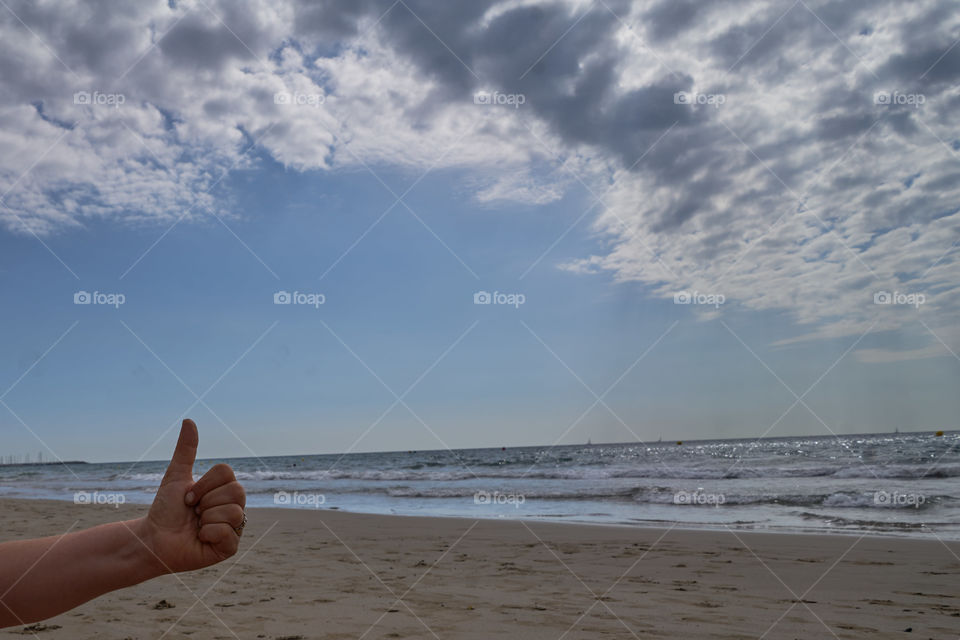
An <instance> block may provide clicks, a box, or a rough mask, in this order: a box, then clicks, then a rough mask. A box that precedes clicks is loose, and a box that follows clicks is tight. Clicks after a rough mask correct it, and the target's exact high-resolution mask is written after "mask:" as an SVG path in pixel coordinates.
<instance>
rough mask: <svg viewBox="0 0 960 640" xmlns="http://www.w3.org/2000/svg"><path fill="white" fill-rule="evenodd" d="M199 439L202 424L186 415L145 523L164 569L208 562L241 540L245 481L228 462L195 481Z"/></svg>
mask: <svg viewBox="0 0 960 640" xmlns="http://www.w3.org/2000/svg"><path fill="white" fill-rule="evenodd" d="M199 442H200V438H199V435H198V434H197V425H196V424H194V422H193V420H184V421H183V425H182V426H181V428H180V438H179V439H178V440H177V448H176V450H175V451H174V452H173V458H172V459H171V460H170V466H169V467H167V472H166V474H165V475H164V476H163V481H162V482H161V483H160V488H159V489H158V490H157V495H156V497H155V498H154V499H153V504H152V505H151V506H150V512H149V513H148V514H147V516H146V517H145V518H143V520H142V521H141V523H140V524H141V536H142V539H143V541H144V543H145V544H146V545H147V547H148V548H149V549H150V550H151V551H152V553H153V555H154V556H155V558H156V561H157V562H158V563H159V564H161V565H162V573H170V572H180V571H192V570H194V569H202V568H203V567H209V566H210V565H212V564H216V563H218V562H221V561H223V560H226V559H227V558H229V557H230V556H232V555H233V554H235V553H236V552H237V546H238V545H239V543H240V535H239V534H238V533H237V531H236V529H237V528H238V527H240V526H241V525H242V524H243V508H244V506H246V495H245V494H244V491H243V487H242V486H240V483H239V482H237V479H236V477H235V476H234V475H233V470H232V469H231V468H230V467H229V466H228V465H225V464H218V465H214V466H213V467H211V468H210V470H209V471H207V472H206V473H205V474H204V475H203V477H202V478H200V480H198V481H197V482H196V483H194V481H193V463H194V461H195V460H196V457H197V445H198V444H199Z"/></svg>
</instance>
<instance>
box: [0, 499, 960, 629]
mask: <svg viewBox="0 0 960 640" xmlns="http://www.w3.org/2000/svg"><path fill="white" fill-rule="evenodd" d="M145 509H146V507H145V506H143V505H133V504H124V505H119V507H118V506H111V505H95V504H86V505H77V504H72V503H68V502H59V501H48V500H14V499H3V500H0V513H2V514H3V518H2V522H3V525H2V534H0V535H2V540H4V541H6V540H12V539H20V538H27V537H37V536H43V535H55V534H58V533H62V532H65V531H67V530H77V529H81V528H86V527H89V526H93V525H96V524H99V523H102V522H108V521H113V520H119V519H129V518H134V517H138V516H139V515H142V514H143V513H144V512H145ZM248 515H249V525H248V526H247V529H246V532H245V535H244V539H243V542H242V544H241V547H240V551H239V552H238V554H237V555H236V556H235V557H234V558H232V559H230V560H228V561H226V562H225V563H223V564H221V565H218V566H214V567H211V568H208V569H204V570H201V571H197V572H194V573H189V574H180V575H170V576H164V577H162V578H159V579H156V580H153V581H150V582H147V583H144V584H141V585H138V586H136V587H134V588H131V589H126V590H122V591H119V592H115V593H110V594H107V595H105V596H103V597H100V598H98V599H96V600H94V601H92V602H89V603H87V604H85V605H83V606H81V607H79V608H77V609H75V610H73V611H70V612H68V613H65V614H63V615H60V616H57V617H55V618H52V619H50V620H47V621H45V622H43V623H40V626H38V627H36V628H35V629H34V630H33V631H32V632H33V633H36V634H37V636H39V637H42V638H51V639H55V638H70V639H85V638H91V639H92V638H96V639H97V640H102V639H106V638H132V639H146V638H160V637H164V638H265V639H269V640H280V639H286V640H293V639H294V638H299V639H304V640H306V639H312V638H361V637H362V638H425V637H439V638H490V637H498V636H504V637H506V636H513V637H520V638H545V639H550V640H557V639H558V638H571V639H574V638H597V637H624V638H626V637H634V636H637V637H644V638H675V637H679V636H692V637H696V638H742V637H753V638H760V637H766V638H813V637H834V636H836V637H839V638H862V637H902V634H903V633H904V632H910V633H911V636H909V637H917V638H956V637H957V635H958V634H960V593H958V591H957V589H956V575H957V574H958V572H960V557H958V556H960V543H957V542H951V541H943V542H941V541H940V540H938V539H936V538H935V537H934V536H933V535H931V537H930V539H915V538H898V537H880V536H859V535H828V534H781V533H754V532H744V531H731V530H724V529H722V528H721V529H719V530H682V529H679V528H673V529H666V528H661V529H656V528H647V527H628V526H600V525H587V524H569V523H545V522H539V521H538V522H533V521H520V520H507V519H500V520H496V519H490V520H476V519H469V518H424V517H406V516H393V515H373V514H354V513H344V512H340V511H335V510H329V509H316V510H308V509H274V508H251V509H248ZM22 632H23V627H12V628H10V629H5V630H4V633H6V634H18V633H22ZM26 633H27V634H28V635H29V634H30V633H31V631H27V632H26Z"/></svg>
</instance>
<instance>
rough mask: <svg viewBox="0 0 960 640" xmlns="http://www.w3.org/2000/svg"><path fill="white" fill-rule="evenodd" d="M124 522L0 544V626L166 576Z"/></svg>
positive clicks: (139, 529) (138, 528)
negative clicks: (159, 576) (60, 534)
mask: <svg viewBox="0 0 960 640" xmlns="http://www.w3.org/2000/svg"><path fill="white" fill-rule="evenodd" d="M142 538H143V521H142V520H128V521H125V522H113V523H110V524H105V525H100V526H98V527H94V528H92V529H86V530H84V531H78V532H76V533H68V534H65V535H62V536H54V537H50V538H40V539H36V540H16V541H12V542H6V543H3V544H0V627H9V626H12V625H18V624H26V623H30V622H35V621H37V620H43V619H45V618H49V617H51V616H55V615H57V614H58V613H62V612H64V611H67V610H69V609H71V608H73V607H75V606H77V605H80V604H83V603H84V602H86V601H87V600H90V599H92V598H96V597H97V596H99V595H102V594H104V593H107V592H109V591H113V590H115V589H121V588H123V587H129V586H132V585H135V584H139V583H140V582H143V581H144V580H149V579H150V578H154V577H156V576H158V575H161V574H163V573H165V570H164V568H163V565H162V564H161V563H160V562H159V561H158V560H157V559H156V557H154V556H153V555H152V553H151V552H150V550H149V549H148V548H147V546H146V545H145V544H144V542H143V540H142Z"/></svg>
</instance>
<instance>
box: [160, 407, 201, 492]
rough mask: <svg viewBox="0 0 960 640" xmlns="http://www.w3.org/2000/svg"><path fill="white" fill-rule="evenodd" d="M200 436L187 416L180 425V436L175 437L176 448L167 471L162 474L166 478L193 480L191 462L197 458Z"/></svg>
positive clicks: (195, 426) (165, 479)
mask: <svg viewBox="0 0 960 640" xmlns="http://www.w3.org/2000/svg"><path fill="white" fill-rule="evenodd" d="M198 444H200V436H199V434H198V433H197V425H196V424H195V423H194V422H193V420H190V419H189V418H187V419H186V420H184V421H183V424H182V425H181V426H180V437H179V438H178V439H177V448H176V449H174V450H173V457H172V458H170V465H169V466H168V467H167V473H166V474H165V475H164V476H163V479H164V481H167V480H191V481H192V480H193V462H194V460H196V458H197V445H198Z"/></svg>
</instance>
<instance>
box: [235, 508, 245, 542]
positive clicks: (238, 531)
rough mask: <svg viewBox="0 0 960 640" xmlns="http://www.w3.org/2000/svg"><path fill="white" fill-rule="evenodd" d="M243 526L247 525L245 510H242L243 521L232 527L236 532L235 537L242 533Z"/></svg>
mask: <svg viewBox="0 0 960 640" xmlns="http://www.w3.org/2000/svg"><path fill="white" fill-rule="evenodd" d="M245 526H247V512H246V511H244V512H243V522H241V523H240V526H239V527H234V528H233V530H234V531H236V532H237V537H238V538H239V537H240V536H242V535H243V528H244V527H245Z"/></svg>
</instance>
